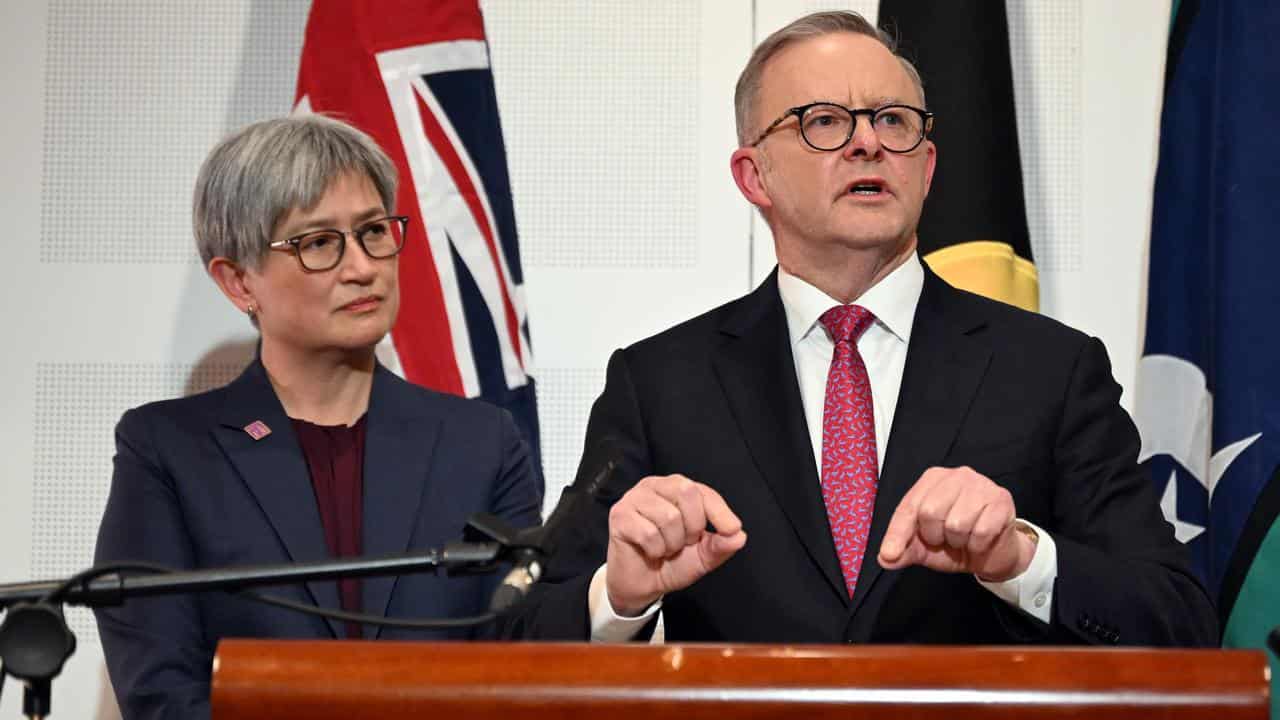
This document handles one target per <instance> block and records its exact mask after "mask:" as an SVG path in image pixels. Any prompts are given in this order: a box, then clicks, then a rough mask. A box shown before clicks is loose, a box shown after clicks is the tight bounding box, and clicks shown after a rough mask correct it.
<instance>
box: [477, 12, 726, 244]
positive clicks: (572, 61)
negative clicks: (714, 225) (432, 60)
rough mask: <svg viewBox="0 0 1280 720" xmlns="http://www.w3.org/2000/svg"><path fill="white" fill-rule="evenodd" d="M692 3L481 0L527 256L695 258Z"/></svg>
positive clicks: (695, 27)
mask: <svg viewBox="0 0 1280 720" xmlns="http://www.w3.org/2000/svg"><path fill="white" fill-rule="evenodd" d="M699 5H700V3H698V2H692V1H691V0H653V1H652V2H643V3H636V2H623V1H622V0H592V2H582V1H581V0H539V2H528V1H527V0H487V1H486V2H484V3H482V7H483V9H484V13H485V26H486V29H487V32H488V36H489V44H490V48H491V54H492V58H493V68H494V80H495V84H496V86H497V92H498V99H499V103H500V112H501V114H502V126H503V132H504V133H505V135H506V144H507V160H508V164H509V165H510V170H511V190H512V193H513V195H514V197H515V209H516V217H517V221H518V225H519V232H520V240H521V254H522V256H523V261H524V263H525V264H527V265H529V266H544V267H570V268H636V269H679V268H689V267H692V266H694V265H695V264H696V263H697V260H698V237H697V221H698V215H697V210H698V206H697V198H698V195H699V190H700V189H699V187H698V169H699V168H698V162H699V155H698V149H699V148H698V145H697V137H698V128H699V124H698V80H699V62H698V54H699V38H700V37H701V33H702V28H701V20H700V18H701V9H700V7H699ZM531 27H536V28H537V31H536V32H530V31H529V28H531Z"/></svg>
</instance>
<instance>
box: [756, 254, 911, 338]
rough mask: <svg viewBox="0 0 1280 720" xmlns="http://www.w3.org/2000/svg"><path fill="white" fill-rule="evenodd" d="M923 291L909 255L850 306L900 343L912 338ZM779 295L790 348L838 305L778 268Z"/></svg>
mask: <svg viewBox="0 0 1280 720" xmlns="http://www.w3.org/2000/svg"><path fill="white" fill-rule="evenodd" d="M922 288H924V267H923V266H921V264H920V256H919V255H917V254H916V253H912V254H911V257H909V258H907V260H906V262H904V263H902V264H901V265H899V266H898V267H896V268H894V270H893V272H891V273H889V274H888V275H886V276H885V277H884V278H883V279H881V280H880V282H878V283H876V284H875V285H872V286H871V287H869V288H867V291H866V292H864V293H862V295H861V296H859V297H858V298H857V299H856V300H854V301H853V304H856V305H861V306H862V307H864V308H866V309H868V310H870V311H871V313H872V314H873V315H875V316H876V324H878V325H880V326H881V327H884V328H885V329H887V330H888V331H889V332H891V333H893V334H894V335H895V336H896V337H897V338H898V339H899V340H901V341H902V342H904V343H905V342H907V341H908V340H909V339H910V338H911V325H912V323H914V322H915V317H916V304H917V303H919V302H920V291H921V289H922ZM778 294H779V295H781V296H782V308H783V310H784V311H785V312H786V316H787V330H788V332H789V333H790V334H791V346H792V347H795V346H796V345H797V344H798V343H799V342H800V341H801V340H803V339H804V338H805V336H807V335H808V334H809V333H810V332H811V331H812V330H813V328H814V327H815V326H817V325H819V323H818V319H819V318H820V317H822V313H824V312H826V311H827V310H830V309H831V308H832V307H835V306H836V305H840V304H841V302H840V301H839V300H836V299H834V298H832V297H831V296H829V295H827V294H826V293H824V292H822V291H821V290H819V289H818V288H816V287H814V286H813V285H810V284H809V283H808V282H805V281H804V280H801V279H800V278H798V277H796V276H795V275H792V274H790V273H788V272H787V271H786V270H783V269H782V267H781V266H779V267H778Z"/></svg>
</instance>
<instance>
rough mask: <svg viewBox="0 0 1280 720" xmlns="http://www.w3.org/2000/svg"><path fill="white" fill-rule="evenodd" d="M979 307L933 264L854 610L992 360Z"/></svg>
mask: <svg viewBox="0 0 1280 720" xmlns="http://www.w3.org/2000/svg"><path fill="white" fill-rule="evenodd" d="M971 307H973V306H972V305H970V304H969V303H966V302H964V298H963V296H962V295H960V293H959V292H958V291H956V290H955V289H954V288H952V287H951V286H950V285H947V284H946V283H945V282H944V281H943V280H942V279H940V278H939V277H938V276H937V275H935V274H934V273H933V272H932V271H930V270H929V267H928V266H927V265H926V266H925V282H924V288H923V289H922V290H921V293H920V302H919V303H918V304H917V306H916V315H915V322H914V324H913V325H912V330H911V339H910V342H909V343H908V346H907V362H906V366H905V367H904V369H903V375H902V387H901V389H900V390H899V392H898V406H897V409H896V410H895V412H894V417H893V427H892V428H891V429H890V432H889V438H888V441H889V444H888V446H887V447H886V449H885V459H884V467H883V469H882V470H881V472H880V482H879V487H878V489H877V491H876V506H875V512H874V513H873V515H872V519H871V530H870V533H869V536H868V538H867V554H866V556H865V558H864V559H863V562H862V571H861V573H860V575H859V579H858V587H857V590H856V591H855V592H854V597H853V608H852V609H853V612H854V613H856V612H857V611H858V608H859V607H860V606H861V604H862V601H863V600H864V599H866V597H867V594H868V593H869V592H870V591H871V588H872V586H873V585H874V584H875V582H876V580H877V579H879V578H880V576H881V574H882V572H883V568H881V567H880V563H879V562H877V560H876V555H877V553H879V551H880V543H881V541H882V540H883V539H884V532H885V529H886V528H887V527H888V525H889V519H890V518H891V517H892V516H893V511H894V510H896V509H897V507H898V503H900V502H901V501H902V498H903V496H904V495H906V493H907V491H908V490H910V489H911V486H912V485H914V484H915V482H916V480H918V479H919V478H920V475H921V474H922V473H923V472H924V471H925V470H927V469H928V468H930V467H932V466H935V465H938V464H940V463H941V462H942V460H943V458H945V457H946V454H947V451H948V450H949V449H950V448H951V444H952V442H953V441H954V440H955V437H956V434H957V432H958V431H959V429H960V424H961V422H963V420H964V418H965V415H966V414H967V413H968V410H969V405H970V403H971V402H972V400H973V396H974V393H975V392H976V391H977V389H978V386H979V384H980V383H981V381H982V376H983V375H984V374H985V372H986V368H987V364H988V363H989V362H990V359H991V352H990V350H988V349H987V348H986V346H984V345H983V344H981V343H980V342H978V341H977V340H975V339H974V338H973V337H971V334H972V333H973V332H974V331H976V330H977V329H979V328H981V327H982V326H983V325H984V324H985V319H984V318H982V317H981V316H980V315H978V314H976V313H971V312H969V311H968V310H969V308H971Z"/></svg>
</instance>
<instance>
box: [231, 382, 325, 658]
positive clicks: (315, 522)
mask: <svg viewBox="0 0 1280 720" xmlns="http://www.w3.org/2000/svg"><path fill="white" fill-rule="evenodd" d="M229 390H230V394H229V396H228V399H227V402H226V404H225V405H224V406H223V408H222V410H221V411H220V414H219V423H220V426H219V427H218V428H216V429H215V431H214V434H215V436H216V439H217V441H218V444H219V445H221V446H222V449H223V451H224V452H226V454H227V457H228V459H230V461H231V464H232V465H234V466H235V468H236V472H238V473H239V474H240V477H241V478H242V479H243V480H244V483H245V485H247V486H248V488H249V491H250V492H251V493H252V494H253V496H254V498H255V499H256V500H257V502H258V505H259V506H260V507H261V508H262V512H263V514H264V515H265V516H266V518H267V522H268V523H269V524H270V525H271V528H272V529H273V530H274V531H275V533H276V535H277V537H279V539H280V543H281V545H283V546H284V549H285V552H286V553H288V555H289V558H290V560H292V561H293V562H308V561H313V560H324V559H327V558H328V557H329V550H328V547H327V546H326V545H325V540H324V528H323V526H322V525H321V523H320V509H319V507H318V506H317V505H316V502H315V490H314V489H313V487H312V484H311V473H310V471H309V470H308V469H307V462H306V459H305V458H304V457H303V455H302V450H301V447H300V446H299V445H298V438H297V436H296V435H295V434H294V432H293V423H292V421H290V420H289V417H288V416H287V415H286V414H285V411H284V407H283V406H281V405H280V400H279V399H278V398H277V397H276V394H275V390H274V389H273V388H272V387H271V383H270V381H269V380H268V379H267V374H266V370H265V369H264V368H263V367H262V363H261V361H259V360H256V359H255V360H254V362H253V363H252V364H251V365H250V366H249V367H248V368H247V369H246V370H245V371H244V373H243V374H242V375H241V376H240V377H239V378H238V379H237V380H236V381H235V382H234V383H232V385H231V387H230V388H229ZM255 421H260V422H262V423H263V424H264V425H266V426H267V428H269V429H270V431H271V432H270V434H269V435H266V436H265V437H262V438H261V439H258V440H255V439H254V438H253V437H252V436H251V435H249V433H248V431H246V430H245V427H246V426H248V425H250V424H251V423H253V422H255ZM306 588H307V591H308V592H310V594H311V598H312V600H313V601H314V602H315V604H317V605H319V606H321V607H325V608H332V609H337V608H339V607H340V604H339V601H338V589H337V584H336V583H334V582H309V583H306ZM327 625H328V627H329V629H330V631H331V632H332V633H333V635H334V637H342V632H341V627H340V623H338V622H337V621H335V620H328V621H327Z"/></svg>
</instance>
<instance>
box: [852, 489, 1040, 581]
mask: <svg viewBox="0 0 1280 720" xmlns="http://www.w3.org/2000/svg"><path fill="white" fill-rule="evenodd" d="M1017 516H1018V515H1017V508H1015V507H1014V506H1013V496H1012V495H1010V494H1009V491H1008V490H1006V489H1004V488H1002V487H1000V486H999V485H997V484H995V483H994V482H992V481H991V479H990V478H988V477H986V476H985V475H982V474H981V473H979V472H977V471H975V470H974V469H973V468H969V467H960V468H942V467H934V468H929V469H928V470H926V471H925V472H924V474H923V475H921V476H920V479H919V480H917V481H916V484H915V485H914V486H913V487H912V488H911V489H910V490H909V491H907V494H906V495H905V496H904V497H903V498H902V502H901V503H899V504H898V508H897V509H896V510H895V511H894V513H893V517H892V518H890V519H889V527H888V529H887V530H886V531H885V534H884V542H882V543H881V544H880V554H879V557H878V558H877V560H879V562H880V566H881V567H883V568H885V569H887V570H896V569H898V568H903V567H907V566H909V565H923V566H925V567H927V568H930V569H932V570H937V571H939V572H949V573H973V574H975V575H977V576H978V577H979V578H981V579H982V580H986V581H988V582H1004V581H1005V580H1009V579H1010V578H1013V577H1017V576H1018V575H1021V574H1022V573H1023V572H1025V571H1026V569H1027V566H1028V565H1030V564H1031V558H1032V557H1033V556H1034V555H1035V550H1036V544H1035V541H1033V540H1032V539H1031V538H1030V537H1028V536H1027V535H1025V534H1023V533H1021V532H1018V530H1017V529H1016V528H1015V527H1014V520H1015V519H1016V518H1017Z"/></svg>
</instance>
